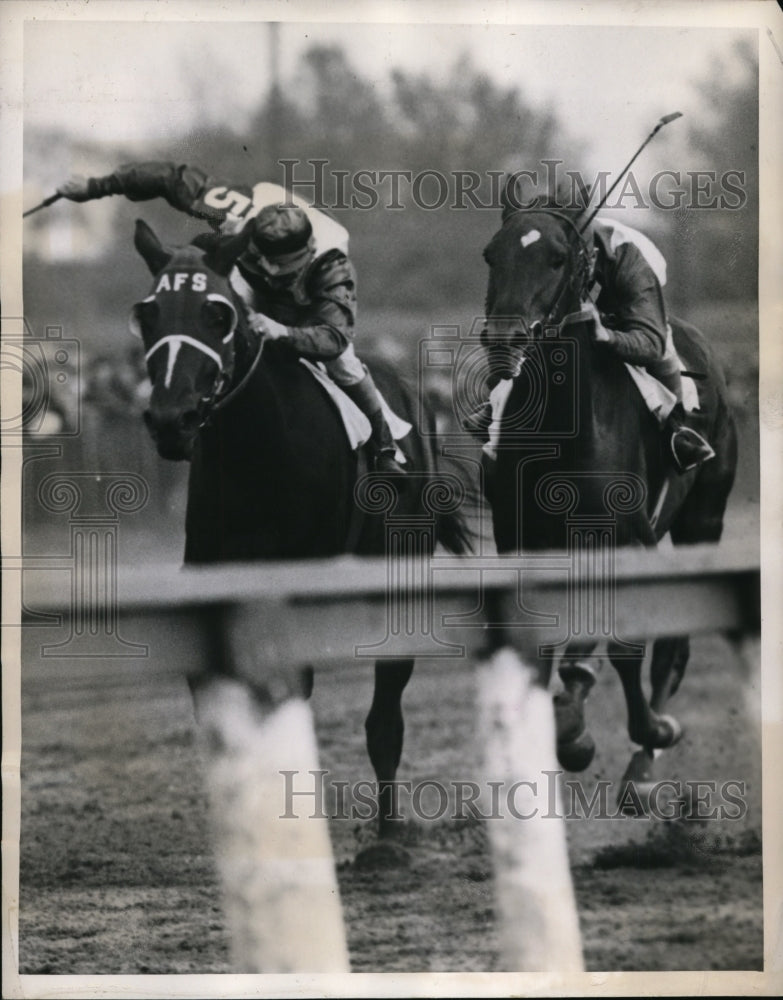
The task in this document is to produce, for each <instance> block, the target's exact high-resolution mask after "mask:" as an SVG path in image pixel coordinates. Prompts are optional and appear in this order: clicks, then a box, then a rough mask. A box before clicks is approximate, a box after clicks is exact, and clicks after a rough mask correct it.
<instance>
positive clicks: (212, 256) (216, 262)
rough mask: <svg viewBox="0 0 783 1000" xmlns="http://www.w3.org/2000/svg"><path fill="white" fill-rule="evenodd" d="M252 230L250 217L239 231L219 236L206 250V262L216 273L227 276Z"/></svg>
mask: <svg viewBox="0 0 783 1000" xmlns="http://www.w3.org/2000/svg"><path fill="white" fill-rule="evenodd" d="M252 232H253V220H252V219H250V221H249V222H248V223H247V224H246V225H245V226H244V228H243V229H242V230H241V231H240V232H238V233H236V234H234V235H232V236H221V237H219V238H218V239H217V240H216V241H215V242H214V244H213V245H212V246H211V247H210V248H209V250H208V253H207V258H206V262H207V264H209V266H210V267H211V268H212V270H213V271H215V272H216V273H217V274H222V275H223V277H228V275H229V274H230V273H231V269H232V268H233V266H234V264H235V263H236V261H237V257H239V255H240V254H241V253H244V251H245V250H246V249H247V245H248V243H249V242H250V236H251V234H252Z"/></svg>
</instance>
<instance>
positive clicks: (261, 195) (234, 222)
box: [58, 162, 404, 473]
mask: <svg viewBox="0 0 783 1000" xmlns="http://www.w3.org/2000/svg"><path fill="white" fill-rule="evenodd" d="M58 194H60V195H62V196H63V197H65V198H70V199H71V201H88V200H91V199H93V198H103V197H105V196H106V195H112V194H123V195H125V197H127V198H129V199H130V200H131V201H146V200H148V199H151V198H158V197H161V198H165V199H166V201H168V203H169V204H170V205H172V206H173V207H174V208H176V209H178V210H180V211H182V212H186V213H187V214H188V215H192V216H195V217H196V218H199V219H205V220H206V221H208V222H209V223H210V225H211V226H212V227H213V229H216V230H219V231H220V232H221V233H232V232H236V231H238V230H239V229H242V228H243V227H244V226H245V224H246V223H248V221H249V220H250V219H252V220H253V222H252V229H251V235H250V239H249V241H248V246H247V249H246V250H245V251H244V252H243V253H242V254H241V255H240V257H239V258H238V260H237V263H236V269H235V272H234V273H233V274H232V284H234V287H235V288H236V290H237V291H238V292H239V293H240V294H241V295H242V296H243V298H244V299H245V301H246V302H247V304H248V307H249V313H250V325H251V327H252V328H253V329H254V330H255V331H256V332H257V333H260V334H263V335H264V336H265V337H267V338H269V339H271V340H285V341H286V342H287V343H288V344H290V346H291V348H292V349H293V350H294V351H295V352H296V353H297V354H298V355H300V356H301V357H304V358H308V359H309V360H311V361H313V362H322V363H323V365H324V367H325V368H326V371H327V372H328V374H329V376H330V377H331V378H332V380H333V381H334V382H335V383H336V384H337V385H338V386H339V387H340V388H341V389H342V390H343V391H344V392H345V393H346V395H347V396H348V397H349V398H350V399H351V400H352V401H353V402H354V403H355V404H356V405H357V406H358V407H359V409H360V410H361V411H362V412H363V413H364V414H365V416H366V417H367V419H368V420H369V422H370V426H371V428H372V436H371V438H370V441H371V444H372V446H373V450H374V452H375V470H376V471H377V472H383V473H404V470H403V469H402V467H401V466H400V465H399V464H398V463H397V461H396V459H395V455H396V453H397V446H396V444H395V442H394V439H393V437H392V432H391V430H390V428H389V425H388V423H387V421H386V417H385V416H384V412H383V403H382V399H381V396H380V393H379V392H378V389H377V387H376V385H375V382H374V381H373V378H372V375H371V374H370V372H369V371H368V370H367V368H366V367H365V365H364V364H363V363H362V362H361V361H360V360H359V358H357V356H356V354H355V352H354V347H353V340H354V327H355V322H356V273H355V271H354V268H353V265H352V264H351V261H350V260H349V258H348V255H347V249H348V234H347V233H346V231H345V229H344V228H343V227H342V226H341V225H339V224H338V223H336V222H335V221H334V220H333V219H331V218H329V217H328V216H326V215H324V213H322V212H319V211H318V210H317V209H313V208H311V207H310V206H307V205H306V203H304V202H302V201H301V200H300V199H298V198H294V197H292V196H291V195H289V193H288V192H287V191H285V190H284V189H283V188H281V187H279V186H278V185H275V184H266V183H261V184H257V185H255V186H254V187H253V188H249V187H247V186H245V185H240V184H236V185H231V184H226V183H225V182H221V181H219V180H216V179H214V178H212V177H209V176H208V175H207V174H206V173H204V172H203V171H202V170H200V169H199V168H198V167H191V166H186V165H183V166H177V165H176V164H173V163H161V162H154V163H141V164H129V165H127V166H123V167H120V168H119V169H118V170H116V171H115V172H114V173H112V174H109V175H108V176H106V177H93V178H89V179H88V178H84V177H72V178H71V179H70V180H68V181H67V182H66V183H65V184H63V185H62V186H61V187H60V188H58ZM330 244H331V245H330ZM237 272H238V275H239V277H237Z"/></svg>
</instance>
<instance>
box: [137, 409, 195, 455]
mask: <svg viewBox="0 0 783 1000" xmlns="http://www.w3.org/2000/svg"><path fill="white" fill-rule="evenodd" d="M144 423H145V424H146V425H147V430H148V431H149V433H150V436H151V437H152V440H153V441H154V442H155V447H156V448H157V450H158V454H159V455H160V457H161V458H165V459H167V460H169V461H171V462H185V461H189V460H190V458H191V457H192V455H193V446H194V444H195V442H196V436H197V435H198V432H199V428H200V427H201V423H202V420H201V416H200V414H199V412H198V410H186V411H185V412H184V413H163V412H155V411H153V410H152V409H150V410H146V411H145V413H144Z"/></svg>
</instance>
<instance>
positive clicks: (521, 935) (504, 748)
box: [477, 647, 584, 972]
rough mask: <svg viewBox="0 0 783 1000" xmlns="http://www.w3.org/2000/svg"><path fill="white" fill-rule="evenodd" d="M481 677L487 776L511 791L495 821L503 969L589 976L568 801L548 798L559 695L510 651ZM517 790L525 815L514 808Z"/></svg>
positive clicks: (489, 663) (493, 659)
mask: <svg viewBox="0 0 783 1000" xmlns="http://www.w3.org/2000/svg"><path fill="white" fill-rule="evenodd" d="M477 673H478V688H479V690H478V708H479V724H480V727H481V729H480V731H481V735H482V738H483V741H484V755H485V758H484V770H483V773H484V776H485V778H486V779H487V780H488V781H493V782H499V783H500V784H499V785H498V786H497V787H499V788H500V789H501V791H502V793H503V799H502V802H503V806H504V815H503V818H502V819H492V820H490V821H489V822H488V823H487V826H488V830H489V837H490V843H491V845H492V857H493V864H494V868H495V896H496V901H497V907H498V913H497V919H498V928H499V938H500V961H501V969H502V971H513V972H581V971H583V968H584V966H583V960H582V945H581V938H580V934H579V918H578V916H577V911H576V901H575V898H574V890H573V885H572V882H571V871H570V867H569V862H568V848H567V845H566V834H565V823H564V820H563V819H562V818H560V817H562V809H561V804H560V802H559V801H558V802H552V801H551V800H549V798H548V792H549V788H550V787H551V782H550V779H549V776H548V775H547V774H546V772H547V771H549V772H555V771H558V770H559V766H558V763H557V757H556V753H555V721H554V712H553V708H552V700H551V695H550V694H549V693H548V692H547V691H546V690H545V689H544V688H543V687H541V686H540V685H539V684H538V683H537V676H538V672H537V671H536V670H535V669H534V668H533V667H531V666H528V665H527V664H525V663H524V662H523V661H522V659H521V658H520V656H519V654H518V653H517V652H516V651H515V650H513V649H511V648H509V647H503V648H501V649H499V650H497V651H496V652H495V653H493V654H492V655H491V656H490V658H489V659H488V660H486V661H485V662H483V663H480V664H479V665H478V668H477ZM512 789H513V796H514V799H513V802H512V808H513V809H514V811H515V812H516V814H517V815H514V814H513V813H511V814H509V809H508V802H507V797H508V796H510V794H511V792H512ZM558 798H559V796H558ZM519 816H523V817H526V818H523V819H520V818H518V817H519Z"/></svg>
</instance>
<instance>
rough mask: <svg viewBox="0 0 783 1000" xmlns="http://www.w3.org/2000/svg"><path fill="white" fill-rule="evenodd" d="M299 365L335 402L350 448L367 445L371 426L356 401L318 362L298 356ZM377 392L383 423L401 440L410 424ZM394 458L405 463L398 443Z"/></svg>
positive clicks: (394, 436) (408, 432)
mask: <svg viewBox="0 0 783 1000" xmlns="http://www.w3.org/2000/svg"><path fill="white" fill-rule="evenodd" d="M299 364H301V365H304V367H305V368H306V369H307V370H308V371H309V372H310V374H311V375H312V376H313V378H314V379H315V380H316V382H318V383H319V384H320V385H321V386H322V387H323V388H324V390H325V391H326V393H327V395H328V396H329V398H330V399H331V400H332V402H333V403H334V405H335V407H336V408H337V412H338V413H339V414H340V418H341V420H342V422H343V427H344V428H345V433H346V435H347V437H348V441H349V443H350V445H351V448H352V450H354V451H356V450H357V449H358V448H361V447H362V445H365V444H367V442H368V441H369V440H370V436H371V434H372V427H371V426H370V421H369V420H368V419H367V417H366V416H365V415H364V414H363V413H362V411H361V410H360V409H359V407H358V406H357V405H356V403H354V402H353V400H352V399H349V398H348V396H347V395H346V394H345V393H344V392H343V391H342V389H341V388H340V387H339V385H337V383H336V382H333V381H332V379H330V378H329V376H328V375H327V373H326V371H325V370H324V369H323V368H322V367H321V366H320V365H317V364H313V362H312V361H308V360H307V358H300V359H299ZM379 395H380V397H381V407H382V408H383V415H384V417H385V418H386V423H387V424H388V425H389V429H390V430H391V432H392V437H393V438H394V440H395V442H397V441H401V440H402V439H403V438H405V437H407V435H408V434H410V432H411V430H412V429H413V427H412V425H411V424H409V423H408V421H407V420H403V419H402V417H399V416H398V415H397V414H396V413H395V412H394V410H392V408H391V407H390V406H389V404H388V403H387V402H386V400H385V399H384V398H383V393H381V392H380V391H379ZM395 459H396V461H397V462H399V463H400V464H401V465H403V464H404V463H405V462H406V458H405V455H404V454H403V452H402V450H401V449H400V447H399V445H398V446H397V452H396V454H395Z"/></svg>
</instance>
